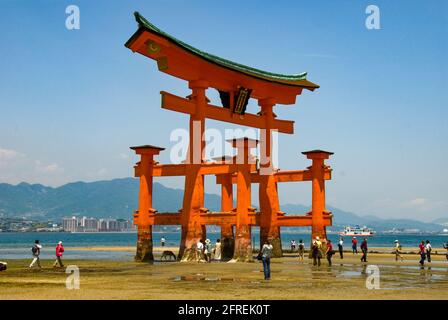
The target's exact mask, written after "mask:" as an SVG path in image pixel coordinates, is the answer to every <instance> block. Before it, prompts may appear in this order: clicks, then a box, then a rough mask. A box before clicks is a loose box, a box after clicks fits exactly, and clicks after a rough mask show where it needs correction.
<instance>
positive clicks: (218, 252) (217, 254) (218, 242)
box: [213, 239, 221, 261]
mask: <svg viewBox="0 0 448 320" xmlns="http://www.w3.org/2000/svg"><path fill="white" fill-rule="evenodd" d="M213 251H214V259H215V260H217V261H221V239H216V243H215V249H213Z"/></svg>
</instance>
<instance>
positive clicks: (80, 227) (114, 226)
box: [62, 216, 136, 232]
mask: <svg viewBox="0 0 448 320" xmlns="http://www.w3.org/2000/svg"><path fill="white" fill-rule="evenodd" d="M62 229H63V230H64V231H66V232H129V231H136V227H135V226H134V224H133V223H132V222H130V221H129V220H125V219H109V218H107V219H106V218H100V219H97V218H93V217H90V218H89V217H85V216H84V217H76V216H72V217H65V218H63V219H62Z"/></svg>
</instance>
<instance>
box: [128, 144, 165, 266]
mask: <svg viewBox="0 0 448 320" xmlns="http://www.w3.org/2000/svg"><path fill="white" fill-rule="evenodd" d="M131 149H132V150H134V151H135V153H136V154H138V155H140V162H139V163H138V164H137V167H138V173H139V176H140V192H139V198H138V212H137V213H135V214H134V223H135V224H137V252H136V254H135V260H136V261H145V262H152V261H154V256H153V253H152V246H153V243H152V223H151V219H150V217H149V216H150V215H151V214H153V213H154V212H155V211H156V210H155V209H154V208H153V207H152V185H153V174H152V172H153V167H154V156H155V155H158V154H159V153H160V151H162V150H165V149H164V148H159V147H155V146H150V145H145V146H138V147H131Z"/></svg>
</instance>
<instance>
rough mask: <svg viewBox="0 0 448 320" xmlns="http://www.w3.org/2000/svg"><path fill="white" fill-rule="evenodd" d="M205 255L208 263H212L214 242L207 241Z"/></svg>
mask: <svg viewBox="0 0 448 320" xmlns="http://www.w3.org/2000/svg"><path fill="white" fill-rule="evenodd" d="M204 255H205V260H207V262H212V242H211V241H210V239H206V240H205V248H204Z"/></svg>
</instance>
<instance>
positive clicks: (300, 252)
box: [299, 239, 305, 260]
mask: <svg viewBox="0 0 448 320" xmlns="http://www.w3.org/2000/svg"><path fill="white" fill-rule="evenodd" d="M304 253H305V244H304V243H303V240H302V239H300V240H299V259H300V260H303V255H304Z"/></svg>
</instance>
